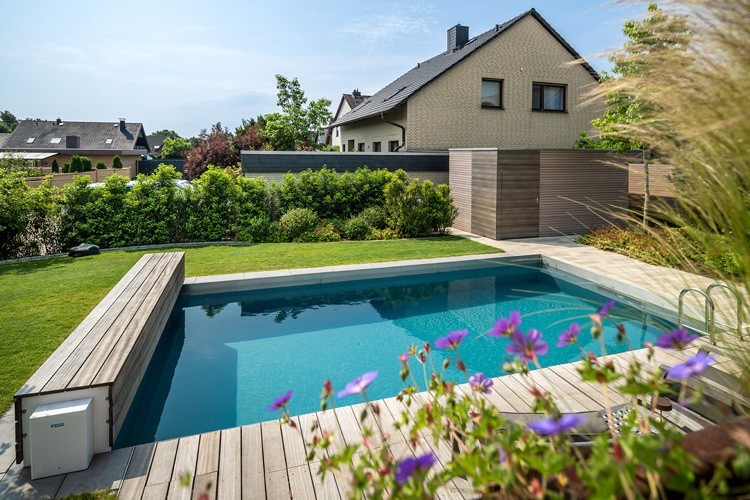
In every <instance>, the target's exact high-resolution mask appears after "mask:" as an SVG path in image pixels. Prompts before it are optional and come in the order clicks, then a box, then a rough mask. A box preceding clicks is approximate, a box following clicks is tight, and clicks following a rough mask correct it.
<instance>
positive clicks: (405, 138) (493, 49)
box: [331, 9, 604, 152]
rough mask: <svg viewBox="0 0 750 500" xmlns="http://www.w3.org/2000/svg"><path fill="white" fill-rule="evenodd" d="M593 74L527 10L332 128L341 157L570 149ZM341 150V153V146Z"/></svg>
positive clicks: (456, 46)
mask: <svg viewBox="0 0 750 500" xmlns="http://www.w3.org/2000/svg"><path fill="white" fill-rule="evenodd" d="M598 80H599V75H598V74H597V73H596V71H595V70H594V69H593V68H592V67H591V66H590V65H589V64H588V63H587V62H586V61H584V60H583V59H582V58H581V56H580V55H579V54H578V53H577V52H576V51H575V50H574V49H573V48H572V47H571V46H570V45H569V44H568V43H567V42H566V41H565V40H563V38H562V37H561V36H560V35H559V34H558V33H557V32H556V31H555V30H554V29H553V28H552V27H551V26H550V25H549V23H547V21H545V20H544V18H542V16H541V15H539V13H538V12H537V11H536V10H534V9H531V10H529V11H528V12H525V13H523V14H521V15H520V16H518V17H516V18H514V19H511V20H509V21H507V22H505V23H504V24H498V25H496V26H494V27H493V28H492V29H490V30H489V31H486V32H484V33H482V34H481V35H478V36H476V37H474V38H469V28H468V27H466V26H461V25H456V26H454V27H452V28H451V29H449V30H448V48H447V50H446V51H445V52H443V53H441V54H439V55H437V56H435V57H433V58H432V59H428V60H427V61H424V62H422V63H419V64H417V66H416V67H415V68H412V69H411V70H410V71H409V72H407V73H406V74H404V75H402V76H401V77H399V78H398V79H396V80H395V81H393V82H392V83H391V84H389V85H388V86H386V87H385V88H383V89H381V90H380V91H378V92H377V93H376V94H375V95H373V96H372V97H369V98H367V99H365V100H364V102H362V103H361V104H359V105H358V106H357V107H355V108H354V109H353V110H352V111H350V112H349V113H346V114H343V115H341V116H339V117H338V118H337V119H336V120H335V121H334V122H333V123H332V124H331V127H332V128H333V129H334V130H339V134H340V137H339V140H340V141H341V143H342V145H343V146H346V147H347V148H346V150H347V151H351V150H352V149H354V150H355V151H361V150H364V151H367V152H372V151H373V150H381V151H397V150H401V151H406V150H409V151H414V150H446V149H449V148H470V147H494V148H497V147H499V148H570V147H571V146H572V145H573V143H574V142H575V140H576V139H577V138H578V133H579V131H580V130H587V131H588V130H590V129H591V125H590V124H591V120H592V119H593V118H596V117H597V116H600V115H601V112H602V110H603V107H604V103H603V100H602V101H593V102H592V101H591V100H590V99H589V96H588V93H589V91H591V90H592V89H593V88H594V87H595V85H596V84H597V82H598ZM342 149H343V148H342Z"/></svg>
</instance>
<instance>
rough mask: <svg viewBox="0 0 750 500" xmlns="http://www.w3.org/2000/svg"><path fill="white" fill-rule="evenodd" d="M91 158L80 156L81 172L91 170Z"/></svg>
mask: <svg viewBox="0 0 750 500" xmlns="http://www.w3.org/2000/svg"><path fill="white" fill-rule="evenodd" d="M91 170H92V167H91V158H87V157H86V156H81V172H91Z"/></svg>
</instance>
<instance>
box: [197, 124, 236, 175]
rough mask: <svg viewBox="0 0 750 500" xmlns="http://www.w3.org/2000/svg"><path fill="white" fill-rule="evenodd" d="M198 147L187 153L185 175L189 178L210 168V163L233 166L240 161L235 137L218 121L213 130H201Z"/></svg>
mask: <svg viewBox="0 0 750 500" xmlns="http://www.w3.org/2000/svg"><path fill="white" fill-rule="evenodd" d="M198 139H199V143H198V145H197V146H196V147H194V148H193V149H191V150H189V151H188V152H187V153H185V160H186V161H185V175H186V176H187V178H188V179H195V178H196V177H200V175H201V174H202V173H203V172H204V171H205V170H206V168H208V166H209V165H216V166H220V167H232V166H234V165H236V164H238V163H239V161H240V155H239V152H238V151H237V149H236V148H235V147H234V137H233V136H232V134H231V133H230V132H229V130H228V129H225V128H222V126H221V123H217V124H216V125H214V126H213V127H212V128H211V132H210V133H207V132H206V131H205V130H202V131H201V134H200V136H199V137H198Z"/></svg>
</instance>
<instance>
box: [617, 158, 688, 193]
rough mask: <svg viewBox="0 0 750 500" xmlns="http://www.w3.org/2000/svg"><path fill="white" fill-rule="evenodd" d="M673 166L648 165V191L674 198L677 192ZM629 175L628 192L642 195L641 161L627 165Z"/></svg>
mask: <svg viewBox="0 0 750 500" xmlns="http://www.w3.org/2000/svg"><path fill="white" fill-rule="evenodd" d="M673 170H674V168H673V167H672V165H661V164H656V165H649V167H648V192H649V194H650V195H652V196H662V197H666V198H674V197H675V196H676V194H677V192H676V190H675V187H674V183H673V182H672V176H673V172H672V171H673ZM629 173H630V177H629V178H628V192H629V193H630V194H633V195H640V196H643V190H644V180H643V163H631V164H630V165H629Z"/></svg>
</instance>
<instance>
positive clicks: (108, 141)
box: [104, 139, 114, 144]
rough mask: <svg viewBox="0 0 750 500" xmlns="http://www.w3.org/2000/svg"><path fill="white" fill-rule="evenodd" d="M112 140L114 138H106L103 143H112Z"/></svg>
mask: <svg viewBox="0 0 750 500" xmlns="http://www.w3.org/2000/svg"><path fill="white" fill-rule="evenodd" d="M113 140H114V139H107V140H106V141H104V144H112V141H113Z"/></svg>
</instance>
